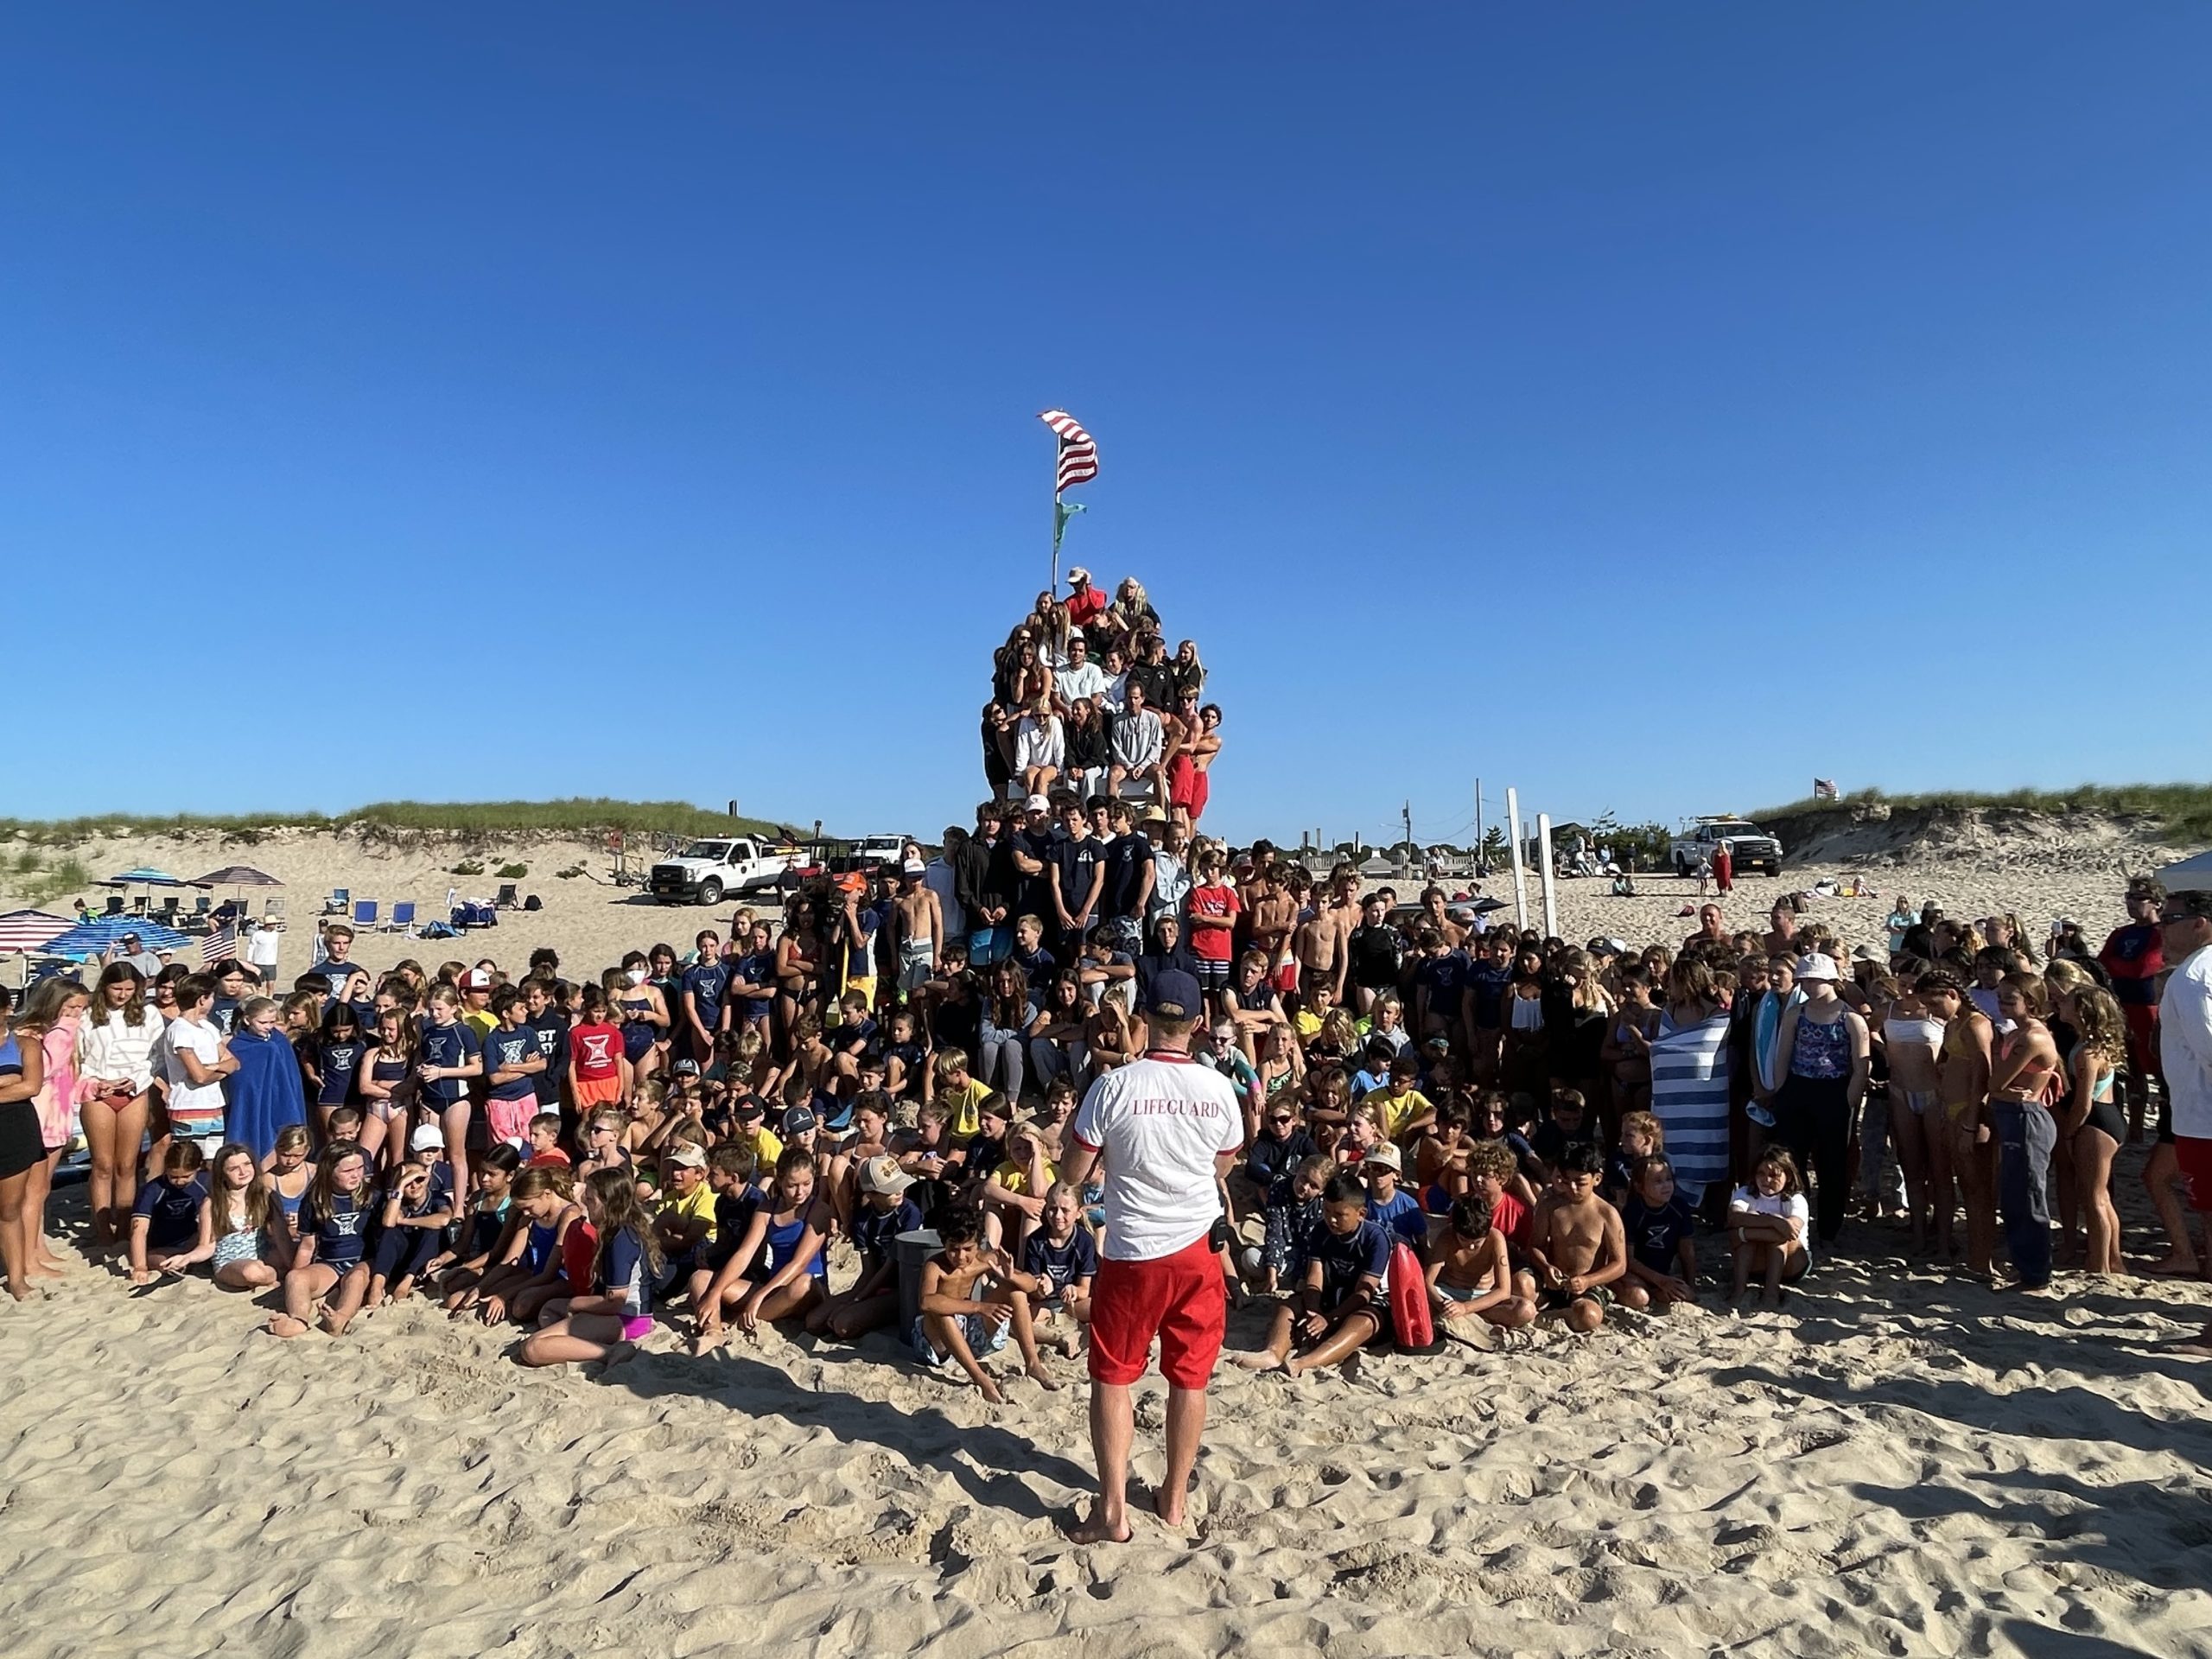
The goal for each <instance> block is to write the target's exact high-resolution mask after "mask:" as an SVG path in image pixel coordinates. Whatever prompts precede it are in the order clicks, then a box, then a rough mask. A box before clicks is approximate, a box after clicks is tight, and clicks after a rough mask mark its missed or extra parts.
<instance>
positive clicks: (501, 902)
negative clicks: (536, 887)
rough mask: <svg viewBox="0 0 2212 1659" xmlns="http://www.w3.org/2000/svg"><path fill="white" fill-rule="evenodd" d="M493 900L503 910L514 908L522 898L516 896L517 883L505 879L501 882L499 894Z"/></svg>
mask: <svg viewBox="0 0 2212 1659" xmlns="http://www.w3.org/2000/svg"><path fill="white" fill-rule="evenodd" d="M492 902H493V904H494V905H496V906H498V907H499V909H501V910H512V909H513V908H514V907H515V906H517V905H518V904H520V903H521V902H522V900H521V899H518V898H516V897H515V884H514V883H513V882H512V881H503V882H501V883H500V884H499V897H498V898H496V899H493V901H492Z"/></svg>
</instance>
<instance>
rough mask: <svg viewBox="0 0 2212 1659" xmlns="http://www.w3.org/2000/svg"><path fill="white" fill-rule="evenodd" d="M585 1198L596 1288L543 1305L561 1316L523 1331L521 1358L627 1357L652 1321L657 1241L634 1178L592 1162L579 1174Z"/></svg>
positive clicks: (574, 1361)
mask: <svg viewBox="0 0 2212 1659" xmlns="http://www.w3.org/2000/svg"><path fill="white" fill-rule="evenodd" d="M525 1174H537V1175H541V1176H543V1177H545V1178H546V1179H550V1180H556V1179H560V1175H561V1172H560V1171H557V1170H550V1169H542V1170H536V1171H527V1172H525ZM583 1199H584V1202H583V1209H584V1213H585V1215H586V1216H588V1217H589V1218H590V1220H591V1224H592V1225H593V1227H594V1229H595V1230H597V1231H598V1234H599V1251H598V1254H597V1255H596V1257H595V1258H594V1262H593V1264H592V1268H593V1280H594V1283H595V1284H596V1285H597V1286H598V1289H597V1290H596V1291H594V1294H591V1295H589V1296H577V1297H574V1298H572V1299H570V1300H569V1301H568V1302H567V1303H566V1305H565V1306H563V1305H562V1304H558V1303H556V1304H554V1305H553V1306H549V1307H548V1308H547V1309H546V1310H545V1313H546V1314H547V1315H548V1316H552V1315H555V1314H558V1316H559V1317H557V1318H555V1319H553V1321H552V1323H551V1324H550V1325H547V1326H546V1327H545V1328H544V1329H543V1330H542V1331H538V1332H533V1333H532V1334H531V1336H529V1337H527V1338H524V1342H523V1344H522V1353H521V1359H522V1363H524V1364H525V1365H580V1364H582V1363H584V1362H586V1361H588V1360H594V1359H609V1360H613V1359H622V1358H626V1357H628V1356H629V1354H630V1353H631V1352H632V1350H633V1347H634V1344H636V1343H637V1341H638V1339H639V1338H641V1337H643V1336H644V1335H645V1332H648V1331H650V1330H652V1327H653V1281H655V1280H657V1279H658V1278H659V1277H660V1272H661V1261H660V1247H659V1246H658V1244H656V1243H654V1242H653V1227H652V1217H651V1216H650V1215H648V1214H647V1213H646V1211H645V1201H644V1200H643V1199H641V1198H639V1197H638V1188H637V1183H636V1182H634V1181H632V1179H630V1178H629V1176H628V1175H627V1174H626V1173H624V1172H623V1171H621V1170H619V1169H601V1170H597V1171H594V1173H592V1174H591V1176H590V1177H589V1178H588V1179H586V1180H585V1182H584V1190H583ZM557 1259H558V1255H557V1253H556V1260H557Z"/></svg>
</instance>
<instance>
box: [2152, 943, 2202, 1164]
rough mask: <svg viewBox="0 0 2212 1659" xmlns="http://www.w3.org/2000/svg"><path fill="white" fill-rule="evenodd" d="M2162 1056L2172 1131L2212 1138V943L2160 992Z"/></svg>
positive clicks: (2184, 964)
mask: <svg viewBox="0 0 2212 1659" xmlns="http://www.w3.org/2000/svg"><path fill="white" fill-rule="evenodd" d="M2158 1058H2159V1060H2160V1061H2161V1062H2162V1063H2163V1065H2164V1069H2165V1073H2166V1097H2167V1098H2168V1099H2170V1100H2171V1101H2172V1102H2173V1109H2174V1133H2175V1134H2176V1135H2181V1136H2183V1137H2185V1138H2186V1139H2188V1140H2190V1141H2212V944H2209V945H2206V946H2205V947H2204V948H2203V949H2202V950H2196V951H2192V952H2190V955H2188V956H2187V957H2183V959H2182V963H2181V965H2180V966H2179V967H2177V968H2176V969H2174V970H2173V971H2172V972H2171V973H2170V974H2168V975H2167V976H2166V988H2165V992H2164V995H2161V996H2160V997H2159V998H2158Z"/></svg>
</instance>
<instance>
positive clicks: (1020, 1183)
mask: <svg viewBox="0 0 2212 1659" xmlns="http://www.w3.org/2000/svg"><path fill="white" fill-rule="evenodd" d="M1058 1179H1060V1172H1059V1170H1058V1166H1055V1165H1052V1164H1050V1163H1048V1164H1046V1166H1045V1185H1046V1188H1047V1189H1048V1190H1049V1189H1050V1188H1051V1186H1052V1183H1053V1182H1055V1181H1057V1180H1058ZM991 1184H992V1185H994V1186H1001V1187H1004V1188H1005V1189H1006V1190H1007V1192H1011V1193H1013V1194H1014V1196H1015V1197H1016V1198H1043V1197H1044V1196H1045V1194H1044V1193H1043V1192H1037V1191H1034V1190H1033V1189H1032V1188H1031V1186H1030V1185H1029V1166H1028V1165H1027V1164H1017V1163H1014V1161H1012V1160H1007V1162H1005V1163H1003V1164H1001V1165H1000V1166H998V1167H997V1168H996V1169H995V1170H994V1171H992V1172H991Z"/></svg>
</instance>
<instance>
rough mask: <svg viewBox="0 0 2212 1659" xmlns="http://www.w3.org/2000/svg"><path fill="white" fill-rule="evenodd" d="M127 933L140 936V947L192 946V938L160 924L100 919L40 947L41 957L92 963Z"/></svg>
mask: <svg viewBox="0 0 2212 1659" xmlns="http://www.w3.org/2000/svg"><path fill="white" fill-rule="evenodd" d="M126 933H130V934H135V935H137V939H138V942H139V944H143V945H144V946H145V947H146V949H148V950H156V951H158V950H183V949H184V948H185V947H186V946H187V945H188V944H191V943H192V939H191V937H190V935H188V934H184V933H180V932H178V931H176V929H175V928H173V927H163V926H162V925H161V924H160V923H159V922H149V921H148V920H147V919H146V918H144V917H143V916H99V917H95V918H93V919H92V920H91V921H89V922H79V923H78V924H77V925H76V926H74V927H73V928H71V929H70V930H69V931H67V932H66V933H58V934H56V935H55V936H54V938H50V939H48V941H47V942H46V943H45V944H41V946H39V948H38V949H39V954H40V955H41V956H47V957H68V958H69V959H70V960H71V961H72V962H89V961H91V960H92V958H93V957H97V956H99V954H100V953H101V952H103V951H105V950H113V949H114V948H115V947H116V945H117V944H120V943H121V942H122V939H123V936H124V934H126Z"/></svg>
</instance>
